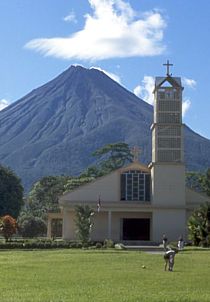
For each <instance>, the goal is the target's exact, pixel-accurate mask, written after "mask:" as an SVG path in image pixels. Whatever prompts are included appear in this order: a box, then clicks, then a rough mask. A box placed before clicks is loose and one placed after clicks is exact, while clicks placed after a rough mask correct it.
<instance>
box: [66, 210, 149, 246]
mask: <svg viewBox="0 0 210 302" xmlns="http://www.w3.org/2000/svg"><path fill="white" fill-rule="evenodd" d="M123 218H150V219H151V218H152V213H148V212H111V211H110V212H109V211H107V212H99V213H95V215H94V216H93V223H94V225H93V229H92V233H91V240H93V241H104V240H105V239H112V240H113V241H115V242H119V241H122V240H121V235H122V226H121V223H122V219H123ZM151 221H152V220H151ZM150 229H151V232H152V227H151V228H150ZM151 236H152V234H151ZM63 238H64V239H68V240H74V239H76V234H75V223H74V212H73V211H70V210H69V211H64V222H63Z"/></svg>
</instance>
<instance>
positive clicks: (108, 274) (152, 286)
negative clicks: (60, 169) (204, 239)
mask: <svg viewBox="0 0 210 302" xmlns="http://www.w3.org/2000/svg"><path fill="white" fill-rule="evenodd" d="M142 265H145V266H146V268H145V269H142ZM163 266H164V264H163V256H162V255H159V254H146V253H144V252H132V251H130V252H127V251H114V250H113V251H112V250H107V251H103V250H97V251H94V250H53V251H0V272H1V273H0V289H1V290H0V301H1V302H25V301H27V302H35V301H36V302H38V301H39V302H50V301H51V302H61V301H65V302H66V301H70V302H74V301H75V302H80V301H81V302H92V301H93V302H95V301H96V302H98V301H116V302H138V301H139V302H145V301H148V302H154V301H156V302H157V301H158V302H166V301H167V302H169V301H170V302H176V301H181V302H188V301H189V302H204V301H205V302H207V301H208V302H209V301H210V251H199V250H198V251H193V250H189V251H184V252H182V253H179V254H178V255H176V259H175V267H174V272H168V271H167V272H165V271H164V270H163Z"/></svg>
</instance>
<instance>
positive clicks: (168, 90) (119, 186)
mask: <svg viewBox="0 0 210 302" xmlns="http://www.w3.org/2000/svg"><path fill="white" fill-rule="evenodd" d="M164 65H166V67H167V73H166V76H165V77H156V79H155V87H154V91H153V92H154V119H153V124H152V125H151V131H152V162H151V163H150V164H149V165H148V166H146V165H144V164H142V163H140V162H139V161H138V156H137V154H136V156H134V160H133V163H131V164H129V165H127V166H125V167H123V168H120V169H118V170H115V171H113V172H112V173H110V174H108V175H106V176H103V177H100V178H97V179H96V180H95V181H93V182H91V183H88V184H85V185H82V186H80V187H79V188H77V189H75V190H73V191H71V192H67V193H65V194H64V195H62V196H61V197H60V198H59V206H60V208H61V212H60V213H49V216H48V237H51V225H52V221H53V220H54V219H61V220H62V238H63V239H68V240H74V239H76V234H75V221H74V217H75V210H74V208H75V205H83V204H88V205H89V206H90V207H91V208H93V209H94V211H95V214H94V216H93V223H94V227H93V230H92V233H91V240H93V241H104V240H105V239H111V240H113V241H114V242H122V243H125V244H128V243H131V244H132V243H142V242H161V240H162V236H163V234H166V236H167V238H168V239H169V241H177V239H178V237H179V236H180V235H182V236H183V238H185V240H186V239H187V220H188V218H189V216H190V214H191V213H192V211H193V210H194V209H195V208H197V207H198V206H199V205H200V204H202V203H204V202H207V201H209V202H210V198H209V197H208V196H206V195H204V194H200V193H197V192H195V191H193V190H191V189H189V188H188V187H186V184H185V162H184V133H183V123H182V91H183V89H184V88H183V87H182V83H181V78H180V77H172V75H171V74H170V73H169V67H170V66H171V65H172V64H169V62H168V61H167V64H164ZM99 199H100V200H99ZM97 204H98V207H97Z"/></svg>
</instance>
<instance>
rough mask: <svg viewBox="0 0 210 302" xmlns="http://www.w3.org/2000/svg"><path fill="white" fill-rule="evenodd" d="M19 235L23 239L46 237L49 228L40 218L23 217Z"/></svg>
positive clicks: (20, 221) (20, 222) (19, 222)
mask: <svg viewBox="0 0 210 302" xmlns="http://www.w3.org/2000/svg"><path fill="white" fill-rule="evenodd" d="M18 227H19V233H20V234H21V235H22V236H23V237H29V238H33V237H38V236H45V235H46V232H47V226H46V223H45V221H44V220H42V219H41V218H40V217H34V216H31V215H23V216H22V217H21V218H20V219H19V220H18Z"/></svg>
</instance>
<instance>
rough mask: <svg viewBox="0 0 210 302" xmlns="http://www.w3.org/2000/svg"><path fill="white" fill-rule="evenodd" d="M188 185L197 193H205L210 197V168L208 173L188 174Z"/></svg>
mask: <svg viewBox="0 0 210 302" xmlns="http://www.w3.org/2000/svg"><path fill="white" fill-rule="evenodd" d="M186 184H187V186H189V187H190V188H192V189H194V190H195V191H197V192H205V193H206V194H207V195H208V196H210V168H208V169H207V171H206V173H205V174H204V173H199V172H188V173H187V174H186Z"/></svg>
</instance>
